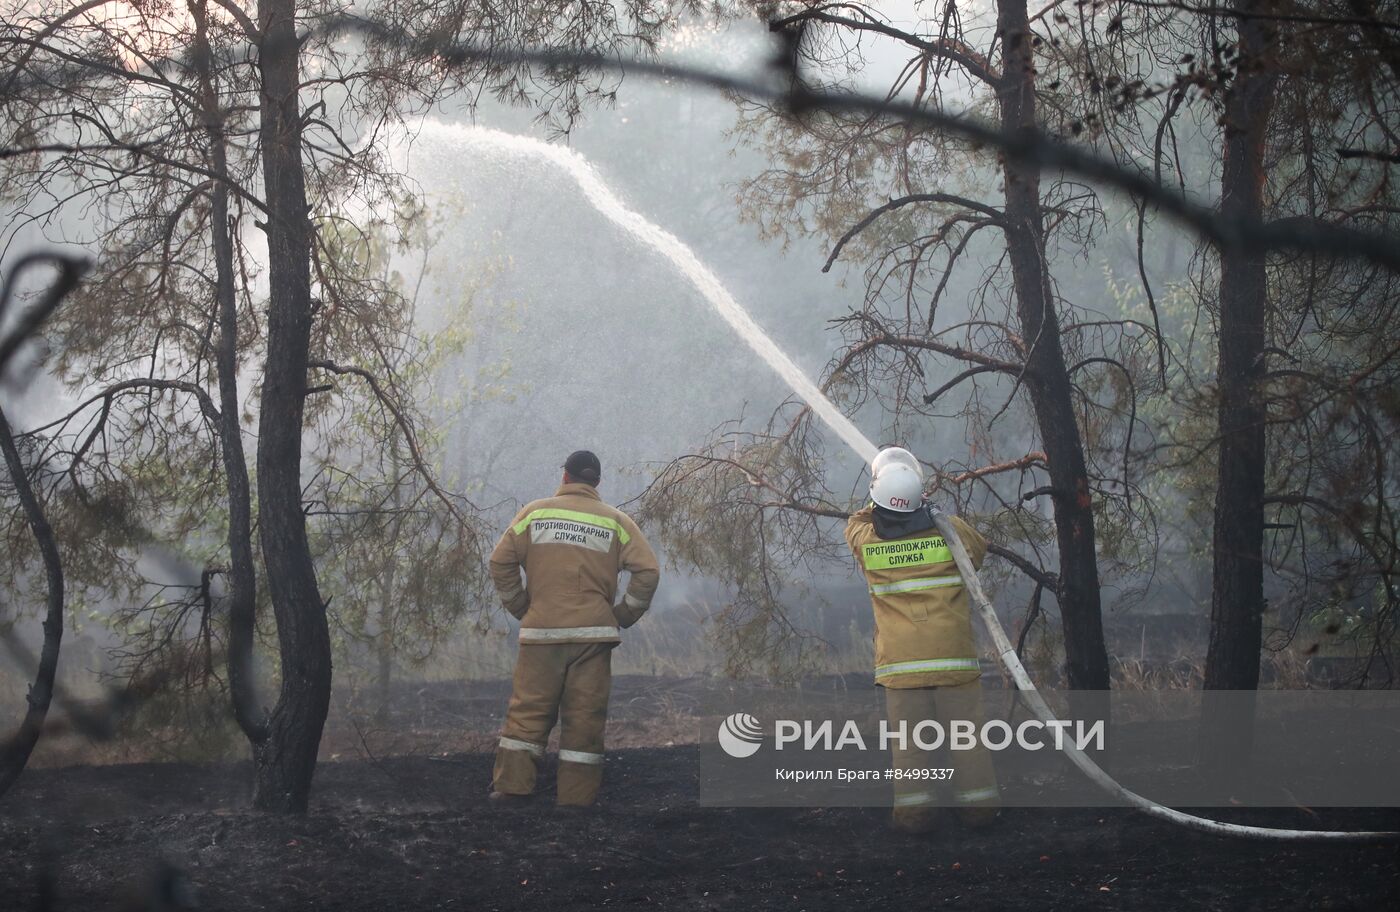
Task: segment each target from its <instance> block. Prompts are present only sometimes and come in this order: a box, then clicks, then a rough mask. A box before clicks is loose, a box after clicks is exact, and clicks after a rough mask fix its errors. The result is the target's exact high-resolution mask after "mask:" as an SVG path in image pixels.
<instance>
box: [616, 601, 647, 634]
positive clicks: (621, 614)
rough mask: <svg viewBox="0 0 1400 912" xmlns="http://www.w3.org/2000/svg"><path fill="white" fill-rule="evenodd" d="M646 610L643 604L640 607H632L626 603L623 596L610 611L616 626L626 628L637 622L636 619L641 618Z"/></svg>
mask: <svg viewBox="0 0 1400 912" xmlns="http://www.w3.org/2000/svg"><path fill="white" fill-rule="evenodd" d="M646 610H647V609H646V606H645V605H643V606H642V607H641V608H634V607H632V606H631V605H629V604H628V602H627V599H625V598H624V599H623V600H622V601H620V602H618V603H617V604H616V605H613V610H612V612H613V617H614V618H616V619H617V626H619V627H621V628H622V629H624V630H626V629H627V628H628V627H631V626H632V625H633V624H635V623H637V621H639V620H641V619H642V615H643V614H646Z"/></svg>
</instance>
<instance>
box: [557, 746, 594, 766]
mask: <svg viewBox="0 0 1400 912" xmlns="http://www.w3.org/2000/svg"><path fill="white" fill-rule="evenodd" d="M559 759H560V760H563V761H564V762H565V763H587V764H588V765H589V766H597V765H598V764H600V763H602V762H603V755H602V754H591V753H589V752H588V751H571V750H564V749H563V748H562V747H561V748H559Z"/></svg>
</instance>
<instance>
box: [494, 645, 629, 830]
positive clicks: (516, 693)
mask: <svg viewBox="0 0 1400 912" xmlns="http://www.w3.org/2000/svg"><path fill="white" fill-rule="evenodd" d="M616 645H617V644H616V643H558V644H555V643H547V644H546V643H522V644H520V656H519V658H518V659H516V662H515V680H514V683H513V686H512V690H511V695H510V706H509V708H508V709H507V710H506V724H505V728H504V730H503V731H502V732H501V743H500V747H498V748H497V749H496V769H495V775H494V778H493V780H492V788H493V789H495V790H496V791H498V792H504V793H505V794H507V795H529V794H531V793H532V792H534V790H535V775H536V773H537V772H538V768H539V762H540V760H541V759H543V757H544V749H545V745H546V744H547V743H548V742H549V733H550V732H551V731H552V730H553V729H554V723H555V722H556V721H558V722H559V782H558V797H557V800H558V802H559V804H562V805H590V804H592V803H593V802H594V800H595V799H596V798H597V797H598V787H599V786H600V785H602V783H603V726H604V725H605V724H606V723H607V720H608V691H609V690H610V689H611V687H612V651H613V647H615V646H616Z"/></svg>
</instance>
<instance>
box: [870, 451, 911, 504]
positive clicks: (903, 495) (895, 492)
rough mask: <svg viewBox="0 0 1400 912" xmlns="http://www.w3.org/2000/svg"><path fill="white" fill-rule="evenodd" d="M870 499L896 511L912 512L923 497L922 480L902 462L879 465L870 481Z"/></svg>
mask: <svg viewBox="0 0 1400 912" xmlns="http://www.w3.org/2000/svg"><path fill="white" fill-rule="evenodd" d="M870 499H871V500H873V501H875V503H877V504H879V505H880V506H882V507H884V508H885V509H886V510H894V511H895V512H896V513H913V512H914V511H915V510H917V509H919V504H921V503H923V499H924V480H923V479H922V478H920V477H919V473H918V472H916V471H914V470H913V469H912V468H910V467H909V466H907V465H905V464H904V463H902V462H891V463H889V464H887V465H884V466H881V467H880V471H879V473H878V474H877V475H876V476H875V477H874V478H873V479H871V481H870Z"/></svg>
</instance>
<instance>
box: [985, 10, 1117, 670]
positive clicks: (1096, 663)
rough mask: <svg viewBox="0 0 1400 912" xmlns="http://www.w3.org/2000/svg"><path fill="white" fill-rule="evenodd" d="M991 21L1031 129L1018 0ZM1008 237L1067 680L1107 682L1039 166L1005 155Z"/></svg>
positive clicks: (1031, 76)
mask: <svg viewBox="0 0 1400 912" xmlns="http://www.w3.org/2000/svg"><path fill="white" fill-rule="evenodd" d="M997 30H998V33H999V35H1000V36H1001V42H1002V72H1001V77H1000V83H999V85H998V86H997V96H998V99H999V101H1000V106H1001V126H1002V128H1003V129H1004V130H1006V131H1007V132H1008V133H1016V132H1018V131H1021V130H1028V129H1034V128H1035V126H1036V121H1035V117H1036V114H1035V60H1034V56H1033V49H1032V46H1031V37H1032V36H1031V30H1030V25H1029V23H1028V21H1027V15H1026V2H1025V0H999V2H998V10H997ZM1002 176H1003V179H1004V181H1005V196H1006V207H1005V219H1006V244H1007V252H1008V256H1009V259H1010V261H1011V272H1012V281H1013V283H1014V286H1015V292H1016V310H1017V317H1018V319H1019V322H1020V329H1021V335H1022V337H1023V338H1024V339H1025V340H1026V344H1027V345H1028V346H1030V352H1029V354H1028V356H1027V358H1026V371H1025V379H1024V382H1025V384H1026V388H1027V391H1028V392H1029V393H1030V397H1031V404H1032V406H1033V407H1034V409H1035V417H1036V424H1037V426H1038V428H1039V430H1040V436H1041V439H1042V441H1043V442H1044V445H1045V455H1046V457H1047V459H1046V461H1047V462H1048V464H1049V471H1050V483H1051V487H1052V488H1053V490H1054V499H1055V531H1056V536H1057V539H1058V542H1059V551H1060V574H1059V592H1058V593H1057V595H1058V601H1059V604H1060V615H1061V617H1062V618H1063V621H1064V635H1065V664H1066V673H1067V676H1068V679H1069V686H1070V687H1071V688H1074V689H1076V690H1107V689H1108V686H1109V682H1108V653H1107V650H1106V649H1105V647H1104V639H1103V617H1102V614H1101V607H1100V602H1099V570H1098V555H1097V549H1096V545H1095V536H1094V514H1093V504H1092V501H1091V499H1090V493H1089V474H1088V471H1087V469H1086V467H1085V462H1084V444H1083V441H1082V440H1081V439H1080V436H1079V424H1078V421H1077V420H1076V416H1075V410H1074V398H1073V387H1072V384H1071V380H1070V376H1069V370H1068V368H1067V367H1066V364H1065V355H1064V349H1063V347H1062V346H1061V343H1060V325H1059V316H1058V314H1057V313H1056V310H1055V301H1054V296H1053V293H1052V291H1051V289H1050V281H1049V275H1048V273H1047V269H1046V262H1045V224H1044V215H1043V212H1042V209H1041V203H1040V169H1039V167H1038V166H1037V165H1035V164H1033V163H1029V162H1018V161H1013V160H1011V159H1010V158H1007V159H1005V160H1004V164H1003V167H1002Z"/></svg>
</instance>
